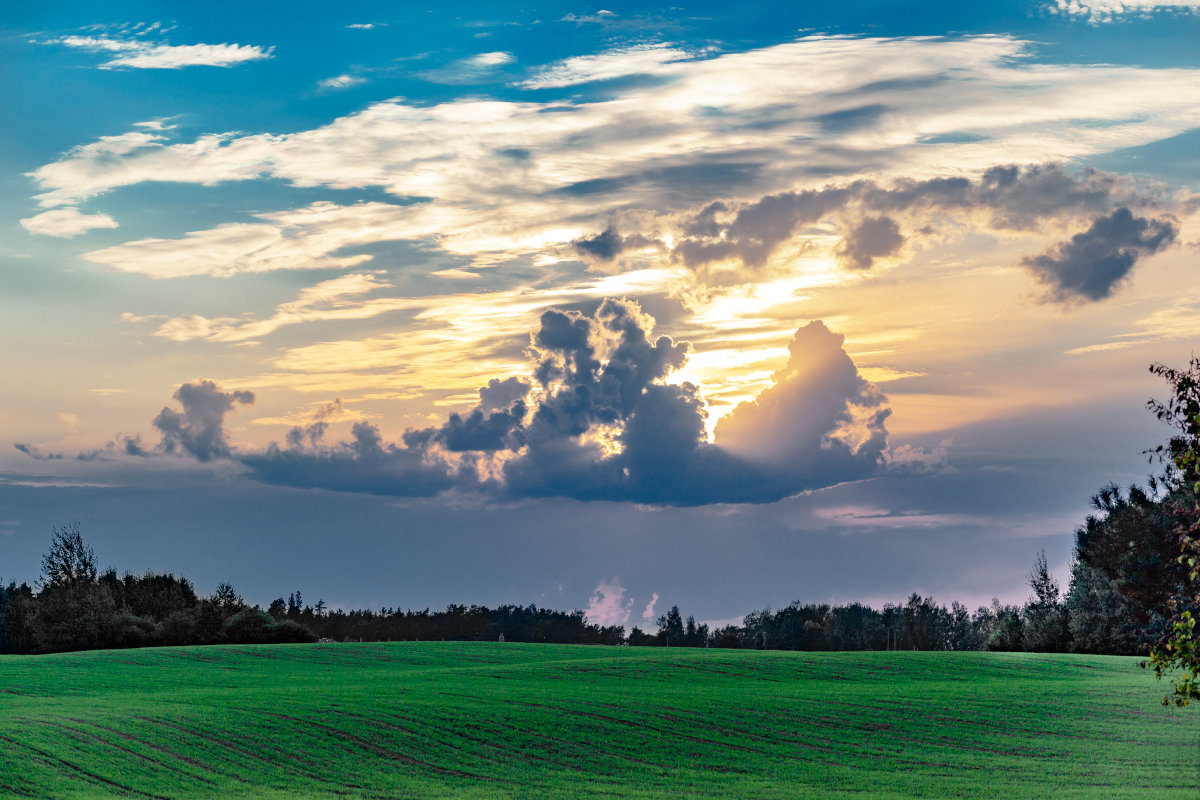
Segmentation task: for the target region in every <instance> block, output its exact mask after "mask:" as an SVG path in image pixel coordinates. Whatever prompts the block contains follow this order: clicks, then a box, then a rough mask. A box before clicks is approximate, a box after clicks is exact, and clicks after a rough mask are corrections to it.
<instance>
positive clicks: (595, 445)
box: [154, 299, 889, 505]
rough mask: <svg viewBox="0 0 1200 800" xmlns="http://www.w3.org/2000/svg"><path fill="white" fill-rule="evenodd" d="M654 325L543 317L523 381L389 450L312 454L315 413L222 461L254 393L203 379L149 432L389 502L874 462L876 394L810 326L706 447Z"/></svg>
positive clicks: (675, 349)
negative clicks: (228, 433)
mask: <svg viewBox="0 0 1200 800" xmlns="http://www.w3.org/2000/svg"><path fill="white" fill-rule="evenodd" d="M654 327H655V322H654V320H653V318H651V317H650V316H649V315H648V314H646V313H645V312H644V311H643V310H642V309H641V308H640V306H638V304H637V303H635V302H632V301H629V300H611V299H610V300H605V301H604V302H603V303H601V305H600V306H599V308H597V309H596V311H595V312H594V313H592V314H584V313H582V312H580V311H576V310H559V309H551V310H548V311H545V312H543V313H542V315H541V318H540V320H539V325H538V328H537V330H536V331H535V332H534V333H533V335H532V336H531V339H530V346H529V348H528V356H529V359H530V370H531V374H530V379H529V380H524V379H522V378H519V377H515V376H514V377H509V378H504V379H493V380H491V381H490V382H489V383H488V384H487V385H486V386H484V387H482V388H481V389H480V391H479V403H478V404H477V405H476V406H475V408H473V409H472V410H470V411H469V412H467V413H464V414H458V413H455V414H451V415H450V416H449V417H448V418H447V419H446V421H445V422H444V423H442V424H441V425H439V426H436V427H429V428H424V429H409V430H408V431H407V432H406V433H405V434H404V436H403V437H402V442H401V443H396V444H392V443H389V442H386V441H384V439H383V437H382V435H381V433H380V431H379V429H378V428H377V427H376V426H374V425H372V424H370V423H367V422H361V421H360V422H357V423H356V424H355V425H354V426H353V429H352V435H353V438H352V439H351V440H350V441H346V442H340V443H337V444H334V445H325V444H324V436H325V433H326V426H325V424H324V418H323V417H321V415H320V414H318V415H316V416H315V417H314V419H313V421H312V422H311V423H310V424H308V425H306V426H297V427H295V428H293V429H292V431H290V432H289V434H288V436H287V439H286V442H285V446H282V447H281V446H279V445H271V446H270V447H269V448H267V449H266V450H264V451H261V452H256V453H232V452H231V451H230V449H229V447H228V445H227V444H226V437H225V434H224V431H223V428H222V423H223V419H224V416H225V414H226V413H228V412H229V411H230V410H231V409H232V408H233V406H234V405H235V404H236V403H249V402H252V401H253V395H250V394H249V393H248V392H233V393H226V392H224V391H222V390H221V389H220V388H219V387H217V386H216V385H214V384H212V383H211V382H208V381H204V382H200V383H195V384H185V385H184V386H183V387H181V388H180V391H179V392H178V393H177V395H176V397H177V399H179V400H180V402H181V403H183V406H184V411H183V413H179V412H175V411H171V410H170V409H164V410H163V412H162V413H161V414H159V416H158V418H156V419H155V422H154V424H155V427H156V428H158V429H159V430H160V431H161V432H162V434H163V442H162V444H161V445H160V449H161V450H163V451H164V452H167V453H172V452H185V453H187V454H190V455H192V456H194V457H196V458H198V459H200V460H207V459H210V458H216V457H229V458H234V459H236V460H237V461H239V462H240V463H242V464H243V465H245V466H246V467H248V468H249V471H250V473H251V474H252V475H253V476H254V477H256V478H258V479H259V480H262V481H265V482H270V483H281V484H286V485H295V486H303V487H321V488H327V489H334V490H340V491H362V492H372V493H379V494H391V495H399V496H428V495H432V494H436V493H437V492H440V491H443V490H445V489H450V488H457V489H461V490H466V491H483V492H488V493H493V494H499V495H503V496H506V497H509V498H527V497H551V496H561V497H572V498H577V499H581V500H629V501H634V502H643V503H653V504H671V505H703V504H707V503H736V502H753V503H761V502H772V501H775V500H778V499H781V498H783V497H786V496H789V495H792V494H795V493H797V492H799V491H802V490H804V489H811V488H816V487H821V486H829V485H831V484H833V483H837V482H841V481H846V480H854V479H858V478H864V477H868V476H871V475H874V474H877V473H878V472H879V471H880V469H881V468H882V465H883V461H884V457H883V453H884V450H885V448H886V445H887V431H886V428H885V427H884V420H885V419H886V418H887V415H888V413H889V411H888V409H887V408H886V406H885V399H884V397H883V395H882V394H881V393H880V392H879V390H878V389H876V388H875V387H874V386H873V385H872V384H870V383H869V382H867V381H866V380H864V379H863V378H862V377H861V376H860V375H859V373H858V371H857V368H856V367H855V365H854V363H853V362H852V361H851V360H850V358H849V356H847V355H846V353H845V350H844V349H843V348H842V344H843V338H842V337H841V336H840V335H837V334H834V333H832V332H830V331H829V330H828V329H827V328H826V327H825V326H824V325H823V324H822V323H820V322H813V323H810V324H809V325H807V326H805V327H804V328H801V329H800V330H799V331H798V332H797V334H796V338H795V340H794V341H793V342H792V345H791V357H790V359H789V361H788V364H787V365H786V366H785V367H784V368H783V369H781V370H780V371H779V372H778V373H776V375H775V377H774V380H775V383H774V385H773V386H772V387H770V388H768V389H767V390H765V391H764V392H762V393H761V394H760V395H759V397H758V399H757V400H756V401H755V402H754V403H745V404H742V405H741V406H738V408H737V409H735V411H734V412H733V414H732V415H731V416H730V417H728V418H726V419H725V420H722V424H720V425H718V427H717V441H716V444H710V443H709V442H708V441H707V436H706V432H705V418H706V415H707V411H706V406H705V402H704V399H703V397H702V396H701V395H700V392H699V389H698V388H697V387H696V386H694V385H692V384H690V383H679V384H672V383H669V382H668V379H669V378H670V377H671V375H672V373H674V372H675V371H677V370H678V369H679V368H681V367H682V366H683V365H684V362H685V361H686V359H687V354H688V351H689V349H690V347H689V345H688V344H687V343H685V342H676V341H674V340H673V339H671V338H670V337H669V336H665V335H655V333H654ZM328 411H329V413H330V414H333V413H335V412H336V411H337V409H336V408H333V407H331V408H330V409H328Z"/></svg>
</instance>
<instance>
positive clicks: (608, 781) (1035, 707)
mask: <svg viewBox="0 0 1200 800" xmlns="http://www.w3.org/2000/svg"><path fill="white" fill-rule="evenodd" d="M1163 688H1164V687H1162V686H1159V685H1156V684H1155V682H1154V681H1153V680H1152V679H1151V678H1150V677H1148V676H1147V674H1146V673H1145V672H1144V671H1142V670H1141V669H1139V668H1138V667H1137V666H1136V662H1135V660H1134V659H1131V658H1115V657H1100V656H1077V655H1061V656H1047V655H1017V654H991V653H781V652H747V651H720V650H683V649H671V650H666V649H657V648H609V647H578V646H553V645H521V644H495V643H393V644H332V645H275V646H246V647H232V646H231V647H205V648H162V649H152V650H125V651H103V652H90V653H68V654H63V655H53V656H40V657H16V656H3V657H0V795H3V796H10V795H17V796H20V795H26V796H30V797H106V796H129V797H170V798H176V797H178V798H211V797H255V798H260V797H277V798H293V797H302V796H314V797H315V796H322V797H324V796H333V795H338V796H344V797H406V798H449V797H455V798H461V797H467V798H474V797H478V798H498V797H522V798H548V797H561V798H583V797H632V798H652V797H668V798H682V797H687V798H694V797H724V798H752V797H760V798H771V799H772V800H775V799H776V798H784V797H813V798H818V797H820V798H825V797H856V798H863V797H869V798H875V797H878V798H902V797H903V798H908V797H931V798H932V797H939V798H940V797H986V798H991V799H992V800H999V799H1000V798H1026V797H1028V798H1038V800H1042V799H1043V798H1046V797H1054V798H1085V797H1095V798H1106V799H1111V798H1134V797H1145V798H1173V797H1177V798H1188V800H1194V798H1195V797H1197V794H1198V788H1197V787H1198V781H1200V774H1198V770H1200V767H1198V766H1197V765H1198V763H1200V751H1198V744H1200V715H1198V714H1197V713H1196V711H1195V710H1193V709H1185V710H1183V711H1178V710H1170V709H1164V708H1162V707H1160V706H1159V705H1158V699H1159V697H1160V696H1161V692H1162V690H1163Z"/></svg>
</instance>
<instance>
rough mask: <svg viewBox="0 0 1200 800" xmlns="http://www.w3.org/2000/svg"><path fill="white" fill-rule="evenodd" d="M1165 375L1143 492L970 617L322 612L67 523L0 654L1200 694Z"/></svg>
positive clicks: (1194, 567)
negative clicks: (555, 650)
mask: <svg viewBox="0 0 1200 800" xmlns="http://www.w3.org/2000/svg"><path fill="white" fill-rule="evenodd" d="M1151 369H1152V371H1153V372H1155V374H1158V375H1160V376H1162V377H1164V378H1166V379H1167V380H1168V382H1170V383H1171V385H1172V389H1173V397H1172V399H1171V400H1169V401H1168V402H1166V403H1159V402H1157V401H1153V400H1152V401H1150V403H1149V407H1150V409H1151V411H1153V412H1154V413H1155V414H1156V416H1158V417H1159V419H1162V420H1164V421H1166V422H1168V423H1169V424H1171V425H1172V426H1173V427H1174V429H1175V435H1173V436H1172V437H1171V439H1170V440H1169V442H1168V444H1166V445H1164V446H1162V447H1159V448H1156V449H1155V450H1154V451H1151V452H1152V453H1154V454H1157V455H1158V456H1159V457H1160V458H1161V459H1162V462H1163V463H1164V465H1165V466H1164V471H1163V473H1162V474H1161V475H1160V476H1157V477H1152V478H1150V479H1149V480H1148V482H1147V485H1146V486H1144V487H1143V486H1131V487H1129V488H1127V489H1124V490H1122V489H1121V488H1119V487H1117V486H1115V485H1110V486H1107V487H1105V488H1103V489H1101V490H1100V491H1099V492H1098V493H1097V494H1096V495H1095V496H1094V497H1093V498H1092V505H1093V510H1094V513H1093V514H1091V515H1089V516H1088V517H1087V518H1086V520H1085V521H1084V523H1083V524H1082V525H1081V526H1080V527H1079V528H1078V529H1077V530H1076V531H1075V548H1074V558H1073V560H1072V564H1071V574H1070V581H1069V584H1068V585H1067V587H1066V589H1065V591H1064V590H1063V589H1062V588H1061V587H1060V586H1059V584H1058V583H1057V581H1056V580H1055V578H1054V576H1053V575H1052V574H1051V573H1050V571H1049V569H1048V566H1047V563H1046V558H1045V554H1044V553H1039V554H1038V556H1037V558H1036V560H1035V562H1034V564H1033V568H1032V569H1031V570H1030V572H1029V574H1028V576H1027V578H1028V584H1029V587H1030V595H1029V598H1028V600H1027V601H1026V602H1025V603H1024V604H1023V605H1020V606H1017V605H1002V604H1001V603H1000V602H999V601H997V600H993V601H992V603H991V605H988V606H981V607H979V608H977V609H975V610H974V611H970V610H969V609H967V608H966V607H965V606H964V605H962V604H961V603H958V602H955V603H952V604H951V605H950V607H949V608H947V607H946V606H944V605H940V604H938V603H937V602H935V601H934V600H933V598H931V597H922V596H921V595H919V594H916V593H914V594H912V595H910V596H909V597H908V599H907V600H906V601H905V602H903V603H899V604H887V605H885V606H884V607H883V608H882V609H875V608H871V607H869V606H865V605H862V604H859V603H850V604H847V605H830V604H822V603H799V602H796V603H792V604H791V605H789V606H787V607H786V608H781V609H777V610H774V611H772V610H770V609H764V610H762V611H755V612H752V613H750V614H748V615H746V617H745V618H744V619H743V621H742V624H740V625H727V626H724V627H721V628H718V629H716V630H710V629H709V627H708V626H707V625H705V624H703V623H699V624H698V623H697V622H696V621H695V619H694V618H693V617H688V618H687V619H686V620H684V618H683V616H682V614H681V613H680V611H679V608H678V607H677V606H676V607H672V608H671V610H670V611H668V612H667V613H666V614H663V615H662V616H661V617H659V618H658V619H657V621H656V622H657V629H656V630H655V631H653V632H650V631H643V630H641V629H640V628H637V627H635V628H632V630H630V631H628V632H626V631H625V629H624V627H623V626H617V625H612V626H601V625H597V624H593V623H589V622H588V620H587V618H586V615H585V613H584V612H583V611H581V610H578V609H576V610H573V611H557V610H553V609H546V608H539V607H537V606H535V605H529V606H517V605H503V606H499V607H497V608H488V607H485V606H478V605H471V606H465V605H451V606H448V607H447V608H446V609H444V610H441V611H430V610H429V609H425V610H423V611H411V610H408V611H401V610H400V609H393V608H383V609H379V610H378V611H374V610H352V611H346V610H341V609H329V608H327V607H326V605H325V603H324V602H323V601H318V602H317V603H316V605H315V606H311V605H306V604H305V603H304V601H303V598H302V596H301V594H300V592H298V591H297V592H293V593H292V594H290V595H289V596H288V597H287V599H286V600H285V599H284V598H282V597H281V598H277V599H276V600H275V601H273V602H272V603H270V604H269V605H268V607H267V608H266V609H263V608H261V607H259V606H257V605H249V604H247V603H246V602H245V601H244V600H243V598H242V597H241V596H240V595H239V594H238V592H237V591H236V590H235V589H234V588H233V587H232V586H230V585H229V584H227V583H223V584H221V585H219V586H218V587H217V589H216V591H215V592H214V593H212V594H211V595H200V594H198V593H197V592H196V589H195V587H194V586H193V585H192V583H191V582H190V581H188V580H187V579H186V578H182V577H178V576H175V575H172V574H169V573H156V572H147V573H145V574H142V575H134V574H130V573H126V574H124V575H123V576H122V575H118V574H117V571H116V570H115V569H109V570H107V571H104V572H99V571H98V570H97V565H96V556H95V553H94V551H93V550H92V548H91V547H90V546H88V545H87V544H86V542H84V540H83V536H82V534H81V532H80V528H79V525H78V524H74V525H67V526H64V527H61V528H57V529H54V530H53V531H52V535H51V543H50V548H49V550H48V551H47V552H46V554H45V556H44V557H43V559H42V573H41V576H40V579H39V580H38V582H37V584H36V589H35V588H34V587H31V586H29V585H28V584H27V583H22V584H20V585H17V584H16V583H15V582H11V581H10V582H9V583H8V584H7V585H4V584H3V582H0V652H8V653H44V652H55V651H64V650H83V649H95V648H123V647H143V646H152V645H183V644H218V643H268V642H312V641H317V640H319V639H326V640H331V641H332V640H337V641H347V640H353V641H366V640H369V641H401V640H408V641H415V640H425V641H429V640H448V641H470V640H480V641H495V640H497V639H501V638H503V640H504V641H511V642H549V643H559V644H607V645H621V644H625V645H633V646H668V647H721V648H744V649H778V650H891V649H899V650H984V649H987V650H1007V651H1021V650H1023V651H1030V652H1067V651H1071V652H1082V653H1103V654H1116V655H1129V654H1138V653H1149V655H1150V656H1151V665H1152V666H1154V668H1155V669H1156V671H1157V672H1159V674H1160V676H1161V675H1162V674H1165V673H1167V672H1169V671H1171V670H1172V669H1174V668H1176V667H1179V668H1182V669H1183V677H1182V678H1179V679H1177V680H1176V683H1175V686H1176V701H1177V702H1180V701H1186V700H1187V699H1189V698H1192V699H1200V644H1198V642H1197V633H1196V617H1200V501H1198V495H1200V360H1198V359H1195V358H1193V360H1192V362H1191V364H1190V366H1189V368H1188V369H1185V370H1174V369H1170V368H1167V367H1163V366H1161V365H1155V366H1153V367H1152V368H1151Z"/></svg>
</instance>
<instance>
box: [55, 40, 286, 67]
mask: <svg viewBox="0 0 1200 800" xmlns="http://www.w3.org/2000/svg"><path fill="white" fill-rule="evenodd" d="M46 44H60V45H63V46H65V47H71V48H74V49H77V50H84V51H87V52H90V53H104V54H108V55H109V56H110V58H109V59H108V61H105V62H104V63H102V64H100V68H101V69H114V68H119V67H126V68H129V69H180V68H182V67H197V66H207V67H231V66H234V65H236V64H243V63H245V62H247V61H259V60H262V59H266V58H271V57H272V53H273V51H274V49H275V48H274V47H266V48H263V47H260V46H258V45H241V44H189V45H169V44H163V43H154V42H150V41H147V40H145V39H139V38H134V37H113V36H64V37H62V38H60V39H53V40H50V41H48V42H46Z"/></svg>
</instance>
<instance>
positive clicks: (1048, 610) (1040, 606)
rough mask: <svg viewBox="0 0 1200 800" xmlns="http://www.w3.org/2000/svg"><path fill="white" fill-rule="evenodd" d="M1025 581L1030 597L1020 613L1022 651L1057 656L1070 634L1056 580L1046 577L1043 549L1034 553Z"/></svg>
mask: <svg viewBox="0 0 1200 800" xmlns="http://www.w3.org/2000/svg"><path fill="white" fill-rule="evenodd" d="M1028 579H1029V588H1031V589H1033V596H1032V597H1030V598H1029V602H1027V603H1026V604H1025V608H1024V609H1022V612H1021V614H1022V617H1023V620H1022V621H1023V622H1024V633H1025V642H1024V643H1025V649H1027V650H1029V651H1030V652H1034V653H1060V652H1062V651H1064V650H1065V649H1066V648H1067V640H1068V636H1069V635H1070V632H1069V629H1068V627H1067V613H1066V607H1065V606H1064V605H1063V602H1062V598H1061V595H1060V590H1059V587H1058V581H1056V580H1055V579H1054V576H1053V575H1051V574H1050V567H1049V565H1048V564H1047V563H1046V551H1045V550H1040V551H1038V554H1037V558H1036V559H1035V560H1034V562H1033V569H1032V570H1030V572H1029V576H1028Z"/></svg>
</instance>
